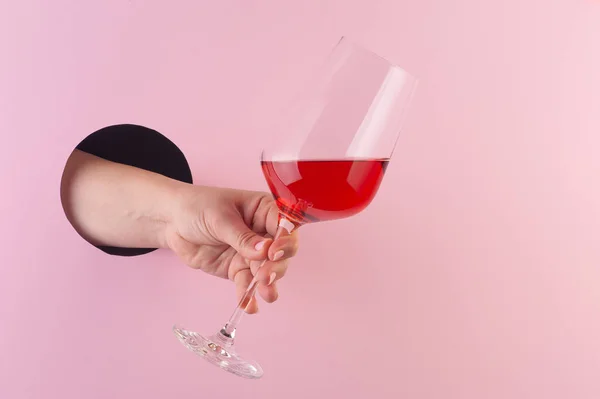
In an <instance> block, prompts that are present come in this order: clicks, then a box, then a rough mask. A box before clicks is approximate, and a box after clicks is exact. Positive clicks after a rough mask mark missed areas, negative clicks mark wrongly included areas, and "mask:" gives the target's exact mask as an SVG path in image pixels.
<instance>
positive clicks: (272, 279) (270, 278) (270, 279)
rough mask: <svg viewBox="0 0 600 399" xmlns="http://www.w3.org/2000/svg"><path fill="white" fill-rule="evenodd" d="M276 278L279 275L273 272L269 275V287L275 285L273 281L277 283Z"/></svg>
mask: <svg viewBox="0 0 600 399" xmlns="http://www.w3.org/2000/svg"><path fill="white" fill-rule="evenodd" d="M275 277H277V273H275V272H273V273H271V274H269V282H268V283H267V285H271V284H273V281H275Z"/></svg>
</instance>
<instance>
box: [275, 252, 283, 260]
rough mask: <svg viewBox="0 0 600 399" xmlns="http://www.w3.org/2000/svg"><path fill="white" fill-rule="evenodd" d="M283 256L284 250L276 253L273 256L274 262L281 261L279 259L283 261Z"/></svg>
mask: <svg viewBox="0 0 600 399" xmlns="http://www.w3.org/2000/svg"><path fill="white" fill-rule="evenodd" d="M282 256H283V250H281V251H277V252H275V255H273V260H279V259H281V257H282Z"/></svg>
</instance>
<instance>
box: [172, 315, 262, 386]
mask: <svg viewBox="0 0 600 399" xmlns="http://www.w3.org/2000/svg"><path fill="white" fill-rule="evenodd" d="M173 333H175V336H176V337H177V338H178V339H179V341H180V342H181V343H182V344H183V345H184V346H185V347H186V348H188V349H189V350H190V351H192V352H194V353H195V354H196V355H198V356H200V357H202V358H204V359H205V360H206V361H208V362H209V363H211V364H214V365H215V366H217V367H220V368H222V369H223V370H226V371H229V372H230V373H233V374H235V375H237V376H239V377H244V378H252V379H258V378H260V377H262V376H263V370H262V368H261V367H260V365H259V364H258V363H256V362H251V361H248V360H245V359H243V358H242V357H240V356H239V355H238V354H237V353H235V350H234V348H233V339H231V338H227V337H226V336H225V335H223V334H221V333H217V334H215V335H213V336H211V337H208V338H205V337H203V336H202V335H200V334H198V333H196V332H193V331H188V330H186V329H183V328H181V327H178V326H173Z"/></svg>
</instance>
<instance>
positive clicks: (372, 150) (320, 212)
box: [173, 37, 417, 378]
mask: <svg viewBox="0 0 600 399" xmlns="http://www.w3.org/2000/svg"><path fill="white" fill-rule="evenodd" d="M416 83H417V80H416V79H415V78H414V77H413V76H411V75H410V74H408V73H407V72H406V71H404V70H403V69H401V68H400V67H398V66H396V65H393V64H391V63H390V62H388V61H387V60H385V59H384V58H382V57H380V56H378V55H376V54H374V53H373V52H371V51H369V50H367V49H365V48H363V47H361V46H360V45H358V44H356V43H354V42H352V41H350V40H349V39H347V38H344V37H343V38H342V39H341V40H340V41H339V42H338V44H337V45H336V46H335V48H334V49H333V51H332V53H331V54H330V56H329V58H328V59H327V62H326V63H325V65H324V67H323V68H322V69H321V71H320V73H318V74H317V76H316V78H315V79H314V80H313V81H312V82H311V83H310V84H309V85H307V90H305V92H304V93H303V95H302V96H301V97H300V98H299V99H298V101H297V102H296V103H295V104H294V105H293V106H291V107H289V109H288V111H287V112H285V113H283V115H281V117H280V118H279V123H277V124H275V130H274V132H275V135H274V136H275V137H274V138H273V140H272V142H271V143H270V145H269V146H267V147H266V148H265V149H264V150H263V152H262V156H261V166H262V171H263V174H264V176H265V178H266V180H267V183H268V185H269V188H270V190H271V192H272V194H273V196H274V197H275V200H276V203H277V206H278V208H279V211H280V215H279V227H278V229H277V233H276V235H275V237H274V239H277V238H278V237H280V236H281V235H284V234H290V233H291V232H292V231H294V230H295V229H297V228H299V227H300V226H302V225H303V224H306V223H314V222H322V221H327V220H333V219H341V218H346V217H349V216H352V215H354V214H356V213H358V212H360V211H362V210H363V209H365V208H366V207H367V205H369V203H370V202H371V201H372V199H373V197H374V196H375V194H376V192H377V189H378V188H379V185H380V183H381V180H382V178H383V175H384V173H385V169H386V167H387V165H388V162H389V160H390V157H391V155H392V152H393V150H394V147H395V145H396V141H397V139H398V135H399V132H400V130H401V126H402V123H403V119H404V116H405V113H406V109H407V107H408V105H409V103H410V100H411V97H412V95H413V92H414V89H415V88H416ZM256 286H257V280H256V278H255V279H254V280H252V282H251V283H250V285H249V286H248V289H247V290H246V293H245V295H244V297H243V298H242V299H241V300H240V302H239V303H238V306H237V307H236V309H235V311H234V312H233V314H232V315H231V317H230V319H229V321H228V322H227V323H226V324H225V325H224V326H223V327H222V328H221V329H220V330H219V331H218V332H217V333H216V334H213V335H211V336H207V337H204V336H202V335H200V334H198V333H196V332H193V331H189V330H186V329H184V328H182V327H178V326H174V327H173V331H174V333H175V335H176V336H177V337H178V338H179V340H180V341H181V342H182V343H183V345H185V346H186V347H187V348H188V349H189V350H191V351H192V352H194V353H196V354H198V355H200V356H201V357H203V358H204V359H206V360H207V361H209V362H210V363H212V364H214V365H216V366H219V367H221V368H223V369H225V370H227V371H229V372H231V373H233V374H236V375H238V376H241V377H246V378H260V377H262V375H263V370H262V368H261V367H260V365H259V364H258V363H256V362H253V361H250V360H247V359H245V358H243V357H241V356H240V355H239V354H238V353H237V351H236V348H235V346H234V338H235V334H236V329H237V327H238V324H239V322H240V319H241V318H242V316H243V314H244V313H245V308H246V306H247V305H248V303H249V301H250V299H251V298H252V297H253V296H254V293H255V291H256Z"/></svg>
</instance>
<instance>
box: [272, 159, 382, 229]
mask: <svg viewBox="0 0 600 399" xmlns="http://www.w3.org/2000/svg"><path fill="white" fill-rule="evenodd" d="M388 162H389V160H388V159H366V160H323V161H321V160H319V161H275V162H271V161H269V162H266V161H263V162H262V170H263V173H264V175H265V178H266V179H267V183H268V184H269V188H270V189H271V192H272V193H273V195H274V196H275V200H276V201H277V206H278V207H279V209H280V210H281V212H282V213H284V214H285V215H286V216H287V217H288V218H290V219H291V221H292V222H294V223H295V224H296V225H302V224H305V223H310V222H319V221H325V220H332V219H341V218H346V217H348V216H352V215H355V214H357V213H358V212H360V211H362V210H363V209H365V208H366V207H367V205H369V203H370V202H371V200H373V197H374V196H375V193H376V192H377V189H378V188H379V184H380V183H381V179H383V174H384V173H385V169H386V167H387V164H388Z"/></svg>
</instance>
